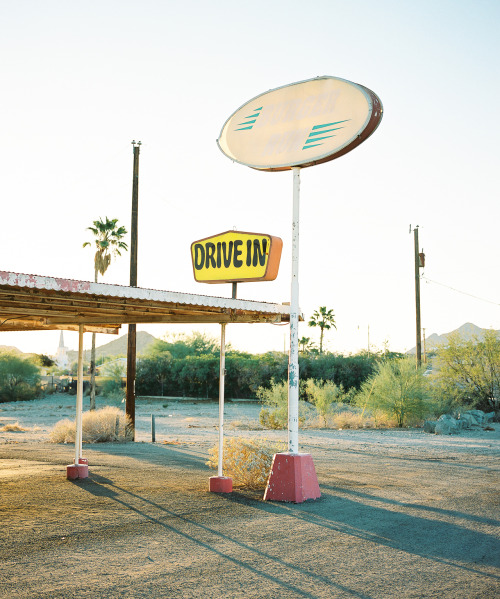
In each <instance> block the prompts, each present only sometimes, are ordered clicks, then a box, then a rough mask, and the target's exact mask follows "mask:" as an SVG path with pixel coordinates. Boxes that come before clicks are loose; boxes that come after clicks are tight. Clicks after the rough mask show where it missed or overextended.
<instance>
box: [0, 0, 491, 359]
mask: <svg viewBox="0 0 500 599" xmlns="http://www.w3.org/2000/svg"><path fill="white" fill-rule="evenodd" d="M499 16H500V4H499V3H498V2H493V1H491V2H490V1H481V0H478V1H474V2H472V1H470V2H460V1H455V2H452V1H439V0H438V1H433V2H431V1H419V2H410V1H406V2H405V1H399V2H396V1H394V2H389V1H383V0H382V1H380V2H369V1H361V0H360V1H351V2H337V1H330V2H326V1H317V2H315V1H314V0H311V1H310V2H308V3H304V2H297V1H287V2H284V1H283V2H281V1H278V2H263V1H261V0H256V1H254V2H252V3H251V4H248V3H238V2H234V1H233V2H229V1H219V2H211V3H208V2H200V1H191V2H189V1H185V2H182V3H181V2H178V3H177V2H159V1H152V0H149V1H148V0H143V1H141V2H128V1H123V0H122V1H115V0H109V1H99V2H97V1H90V2H86V3H85V4H79V5H77V4H76V3H69V2H67V1H62V0H61V1H59V0H58V1H44V2H38V1H23V0H18V1H17V2H15V3H14V2H10V3H7V2H4V3H2V4H1V5H0V51H1V55H2V61H1V63H0V76H1V80H2V98H1V101H0V104H1V108H2V110H1V113H0V114H1V116H0V123H1V130H2V144H1V146H0V164H1V165H2V188H3V193H2V196H3V201H2V208H3V209H2V224H3V227H2V235H1V238H0V252H1V256H2V260H1V263H0V268H1V269H2V270H12V271H15V272H28V273H36V274H45V275H51V276H60V277H67V278H75V279H91V278H92V276H93V268H92V252H91V250H89V249H88V248H87V249H85V250H84V249H82V247H81V246H82V243H83V241H85V240H86V239H87V238H88V236H87V234H86V231H85V228H86V227H87V226H88V225H90V224H91V222H92V220H94V219H95V218H98V217H104V216H109V217H110V218H119V220H120V223H123V224H124V225H125V226H126V227H127V228H129V227H130V215H129V213H130V199H131V169H132V148H131V145H130V142H131V140H132V139H140V140H141V141H142V142H143V145H142V150H141V166H140V191H139V209H140V217H139V219H140V220H139V235H140V239H139V285H140V286H143V287H153V288H159V289H168V290H174V291H188V292H194V293H201V294H207V295H209V294H213V295H226V296H229V295H230V286H228V285H226V286H213V285H202V284H198V283H196V282H195V281H194V279H193V276H192V269H191V263H190V253H189V247H190V244H191V242H192V241H194V240H196V239H200V238H202V237H206V236H208V235H212V234H215V233H219V232H221V231H225V230H227V229H230V228H232V227H233V226H236V227H237V228H239V229H241V230H247V231H256V232H263V233H269V234H272V235H278V236H280V237H282V239H283V241H284V251H283V258H282V263H281V268H280V274H279V276H278V279H277V280H276V281H275V282H272V283H260V284H259V283H254V284H246V285H240V291H239V295H240V297H243V298H248V299H259V300H269V301H288V300H289V295H290V290H289V288H290V232H291V192H292V179H291V173H262V172H258V171H253V170H251V169H248V168H246V167H244V166H241V165H238V164H233V163H232V162H231V161H230V160H228V159H227V158H226V157H225V156H224V155H223V154H222V153H221V152H220V151H219V149H218V148H217V145H216V139H217V137H218V135H219V132H220V129H221V127H222V125H223V123H224V122H225V120H226V119H227V118H228V116H229V115H230V114H231V113H232V112H233V111H234V110H235V109H236V108H238V107H239V106H241V105H242V104H243V103H244V102H246V101H247V100H249V99H250V98H252V97H254V96H256V95H258V94H260V93H262V92H264V91H266V90H268V89H271V88H275V87H279V86H282V85H286V84H288V83H292V82H294V81H300V80H304V79H309V78H311V77H315V76H317V75H332V76H337V77H343V78H345V79H348V80H351V81H354V82H356V83H361V84H363V85H365V86H367V87H369V88H371V89H372V90H373V91H374V92H375V93H377V94H378V95H379V97H380V98H381V100H382V102H383V104H384V118H383V120H382V123H381V125H380V127H379V129H378V130H377V131H376V132H375V134H374V135H373V136H372V137H371V138H370V139H369V140H368V141H367V142H366V143H365V144H363V145H362V146H360V147H359V148H357V149H356V150H354V151H353V152H351V153H350V154H348V155H346V156H345V157H342V158H340V159H338V160H335V161H333V162H330V163H327V164H324V165H321V166H317V167H314V168H309V169H304V171H303V172H302V190H301V191H302V195H301V259H300V296H301V300H300V304H301V308H302V310H303V312H304V313H305V314H306V316H309V315H310V314H311V313H312V311H313V310H314V309H315V308H317V307H318V306H320V305H327V306H328V307H331V308H333V309H334V311H335V313H336V316H337V324H338V331H337V332H334V333H332V334H329V335H328V338H327V342H328V348H329V349H330V350H334V351H355V350H356V349H358V348H360V347H365V346H366V328H367V325H368V324H369V325H370V333H371V341H372V343H373V344H374V345H376V346H378V347H380V346H381V345H382V343H383V341H384V340H386V339H387V340H389V344H390V346H391V347H392V348H393V349H397V350H404V349H406V348H410V347H412V346H413V345H414V343H415V342H414V318H415V308H414V286H413V285H414V281H413V237H412V236H410V235H409V234H408V230H409V225H410V223H411V224H412V225H415V224H418V225H420V227H421V229H420V240H421V246H423V249H424V251H425V253H426V255H427V267H426V269H425V276H426V277H428V278H429V279H431V280H434V281H438V282H440V283H443V284H446V285H449V286H451V287H454V288H456V289H459V290H463V291H465V292H468V293H471V294H473V295H477V296H479V297H481V298H485V299H488V300H490V301H491V302H493V303H487V302H481V301H479V300H476V299H473V298H470V297H468V296H466V295H462V294H459V293H456V292H453V291H451V290H449V289H447V288H446V287H442V286H438V285H435V284H431V283H423V286H422V325H423V326H424V327H425V328H426V331H427V334H428V335H429V334H431V333H433V332H437V333H443V332H447V331H449V330H452V329H454V328H456V327H458V326H460V325H461V324H463V323H464V322H467V321H470V322H474V323H475V324H477V325H479V326H482V327H490V326H492V327H494V328H496V329H500V309H499V305H498V304H499V303H500V281H499V277H498V270H499V269H498V260H499V245H500V243H499V240H498V234H497V223H498V221H499V216H500V208H499V202H498V195H499V194H498V182H497V181H498V174H497V171H498V166H497V164H498V149H497V144H498V138H499V124H498V123H499V119H498V98H499V95H500V89H499V87H500V86H499V68H498V57H499V56H500V47H499V46H500V43H499V41H498V39H499V36H498V28H499V25H500V19H499ZM128 268H129V267H128V257H126V258H122V259H121V260H120V261H118V262H116V263H115V264H113V265H112V266H111V267H110V269H109V271H108V273H106V276H105V277H104V279H103V280H104V281H105V282H110V283H118V284H127V282H128ZM358 326H359V327H360V328H359V330H358ZM301 327H302V328H301V334H305V335H309V334H311V335H312V336H316V331H311V330H310V329H307V327H306V325H305V324H304V325H301ZM144 328H146V329H147V330H150V331H151V332H153V334H156V335H162V334H164V333H165V332H167V331H172V332H178V331H181V330H183V329H181V327H178V326H176V327H169V328H167V327H144ZM196 328H197V329H200V327H196ZM208 330H209V332H211V333H213V334H218V329H217V327H211V328H209V329H208ZM285 334H286V329H285V328H284V327H282V328H280V327H272V326H263V325H251V326H250V325H242V326H233V327H229V330H228V339H229V340H230V341H231V342H232V343H233V345H235V346H236V347H238V348H241V349H244V348H248V349H250V350H252V351H264V350H267V349H282V348H283V341H284V339H283V338H284V335H285ZM106 340H107V338H105V337H103V338H102V342H104V341H106ZM66 341H67V344H68V345H70V346H71V347H75V346H76V340H75V336H74V335H71V334H67V336H66ZM57 343H58V333H57V332H54V333H52V332H47V333H33V334H31V333H17V334H9V333H2V334H1V335H0V345H16V346H18V347H19V348H20V349H23V350H25V351H28V350H31V351H44V352H46V353H53V352H54V351H55V349H56V347H57ZM88 343H89V340H86V344H87V345H88Z"/></svg>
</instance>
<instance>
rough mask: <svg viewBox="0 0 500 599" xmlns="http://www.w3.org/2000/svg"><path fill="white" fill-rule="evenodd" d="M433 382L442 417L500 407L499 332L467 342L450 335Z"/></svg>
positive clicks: (457, 336)
mask: <svg viewBox="0 0 500 599" xmlns="http://www.w3.org/2000/svg"><path fill="white" fill-rule="evenodd" d="M433 363H435V365H436V369H435V374H433V375H432V376H431V377H430V379H431V382H432V387H433V395H434V397H435V399H436V401H437V402H438V403H439V405H440V411H441V412H442V413H445V412H450V411H452V410H454V409H457V408H463V407H464V406H467V407H475V408H477V409H480V410H484V411H485V412H489V411H491V410H498V408H499V405H500V339H499V338H498V337H497V333H496V331H493V330H489V331H486V332H485V333H484V334H483V335H482V336H481V337H473V338H472V339H468V340H467V339H464V338H463V337H461V336H460V335H458V334H455V335H450V336H449V337H448V341H447V344H446V346H444V347H440V348H439V349H438V350H437V356H436V358H435V359H434V360H433Z"/></svg>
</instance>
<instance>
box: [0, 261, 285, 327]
mask: <svg viewBox="0 0 500 599" xmlns="http://www.w3.org/2000/svg"><path fill="white" fill-rule="evenodd" d="M289 316H290V306H288V305H282V304H274V303H268V302H256V301H252V300H240V299H231V298H224V297H214V296H209V295H197V294H191V293H181V292H176V291H161V290H156V289H144V288H140V287H137V288H136V287H126V286H122V285H110V284H108V283H92V282H90V281H77V280H72V279H61V278H57V277H47V276H40V275H30V274H22V273H13V272H5V271H0V330H4V331H5V330H26V329H47V328H60V329H62V328H68V329H73V328H75V326H78V324H87V325H89V326H88V327H86V329H87V330H92V328H94V329H95V328H101V329H102V328H103V327H105V328H108V329H109V327H111V328H114V329H115V328H116V329H117V328H118V327H119V325H120V324H126V323H134V322H135V323H153V322H154V323H156V322H185V323H204V322H205V323H207V322H282V321H288V320H289Z"/></svg>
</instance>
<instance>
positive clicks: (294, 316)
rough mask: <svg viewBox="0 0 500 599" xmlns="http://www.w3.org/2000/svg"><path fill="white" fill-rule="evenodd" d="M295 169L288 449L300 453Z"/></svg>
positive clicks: (297, 186) (297, 175)
mask: <svg viewBox="0 0 500 599" xmlns="http://www.w3.org/2000/svg"><path fill="white" fill-rule="evenodd" d="M292 171H293V217H292V289H291V300H290V354H289V359H288V451H289V452H290V453H299V203H300V202H299V200H300V168H298V167H294V168H293V169H292Z"/></svg>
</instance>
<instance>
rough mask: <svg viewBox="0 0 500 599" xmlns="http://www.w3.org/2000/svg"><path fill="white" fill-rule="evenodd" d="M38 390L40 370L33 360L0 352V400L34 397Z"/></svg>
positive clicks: (20, 399) (38, 392) (21, 399)
mask: <svg viewBox="0 0 500 599" xmlns="http://www.w3.org/2000/svg"><path fill="white" fill-rule="evenodd" d="M40 390H41V387H40V372H39V369H38V366H37V365H36V364H35V363H34V362H32V361H31V360H29V359H25V358H21V357H19V356H16V355H15V354H12V353H9V352H6V353H0V402H6V401H26V400H30V399H35V397H37V396H38V395H39V394H40Z"/></svg>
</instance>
